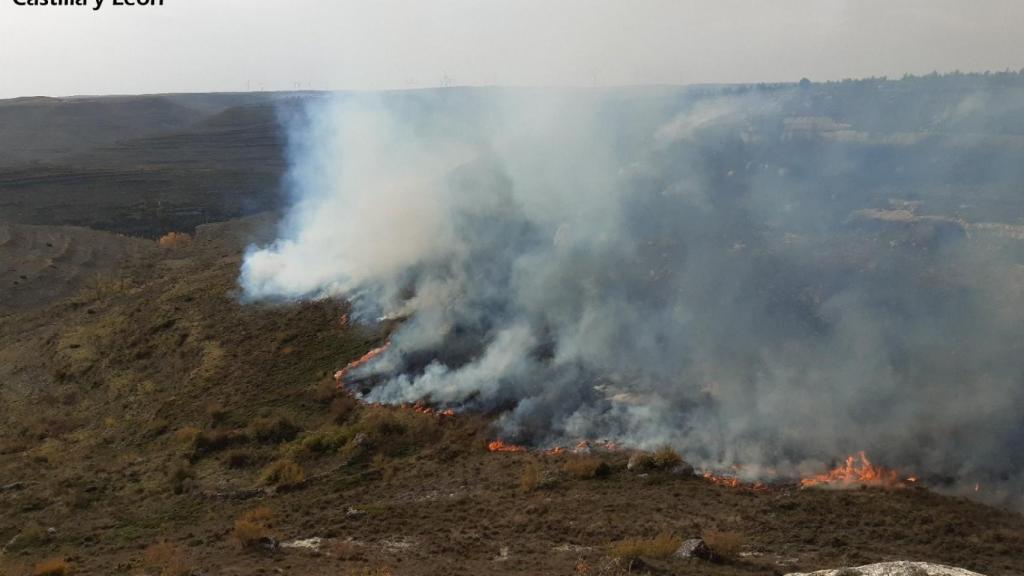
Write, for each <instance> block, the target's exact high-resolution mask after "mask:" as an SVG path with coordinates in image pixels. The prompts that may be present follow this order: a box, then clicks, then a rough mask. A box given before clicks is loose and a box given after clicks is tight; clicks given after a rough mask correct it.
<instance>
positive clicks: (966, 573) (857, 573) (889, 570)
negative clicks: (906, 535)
mask: <svg viewBox="0 0 1024 576" xmlns="http://www.w3.org/2000/svg"><path fill="white" fill-rule="evenodd" d="M786 576H984V575H983V574H978V573H977V572H971V571H970V570H964V569H962V568H952V567H949V566H943V565H941V564H929V563H928V562H883V563H881V564H870V565H868V566H859V567H857V568H837V569H835V570H819V571H817V572H807V573H796V572H794V573H792V574H787V575H786Z"/></svg>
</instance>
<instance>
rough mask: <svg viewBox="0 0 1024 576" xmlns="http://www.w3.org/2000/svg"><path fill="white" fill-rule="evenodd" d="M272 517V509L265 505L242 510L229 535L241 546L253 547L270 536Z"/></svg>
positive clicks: (271, 533)
mask: <svg viewBox="0 0 1024 576" xmlns="http://www.w3.org/2000/svg"><path fill="white" fill-rule="evenodd" d="M273 518H274V511H273V510H271V509H270V508H267V507H266V506H260V507H259V508H254V509H252V510H249V511H247V512H244V513H242V515H241V516H239V517H238V518H237V519H235V525H234V528H233V529H232V530H231V536H232V538H234V540H235V542H237V543H238V545H239V546H240V547H242V548H252V547H255V546H257V545H258V544H259V543H260V542H261V541H263V540H264V539H266V538H270V537H272V535H273V532H272V531H271V529H270V522H271V520H273Z"/></svg>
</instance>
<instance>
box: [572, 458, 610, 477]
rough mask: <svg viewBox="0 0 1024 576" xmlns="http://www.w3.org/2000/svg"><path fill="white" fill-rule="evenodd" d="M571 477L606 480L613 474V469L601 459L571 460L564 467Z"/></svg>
mask: <svg viewBox="0 0 1024 576" xmlns="http://www.w3.org/2000/svg"><path fill="white" fill-rule="evenodd" d="M562 469H563V470H565V471H566V472H568V473H569V475H570V476H572V477H574V478H580V479H588V478H604V477H606V476H608V475H609V474H611V472H612V469H611V467H610V466H608V464H607V463H606V462H604V461H603V460H601V459H600V458H593V457H582V458H570V459H569V461H568V462H566V463H565V465H564V466H563V467H562Z"/></svg>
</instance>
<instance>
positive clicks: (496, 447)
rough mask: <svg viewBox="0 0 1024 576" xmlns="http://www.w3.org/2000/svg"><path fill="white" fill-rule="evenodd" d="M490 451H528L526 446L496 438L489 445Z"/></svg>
mask: <svg viewBox="0 0 1024 576" xmlns="http://www.w3.org/2000/svg"><path fill="white" fill-rule="evenodd" d="M487 450H488V451H489V452H526V448H523V447H522V446H516V445H515V444H506V443H505V442H502V441H501V440H495V441H493V442H491V443H490V444H488V445H487Z"/></svg>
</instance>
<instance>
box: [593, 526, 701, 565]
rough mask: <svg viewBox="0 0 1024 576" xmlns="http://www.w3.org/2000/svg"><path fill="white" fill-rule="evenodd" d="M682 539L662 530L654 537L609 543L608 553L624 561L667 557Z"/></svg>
mask: <svg viewBox="0 0 1024 576" xmlns="http://www.w3.org/2000/svg"><path fill="white" fill-rule="evenodd" d="M682 543H683V539H682V538H679V537H678V536H676V535H675V534H671V533H669V532H662V533H661V534H658V535H657V536H655V537H654V538H650V539H643V538H627V539H625V540H620V541H618V542H615V543H613V544H612V545H611V549H610V550H609V554H611V556H613V557H615V558H620V559H622V560H625V561H633V560H637V559H639V558H654V559H662V558H668V557H669V556H672V554H673V553H675V551H676V550H678V549H679V546H680V545H681V544H682Z"/></svg>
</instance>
